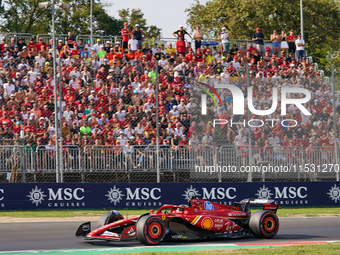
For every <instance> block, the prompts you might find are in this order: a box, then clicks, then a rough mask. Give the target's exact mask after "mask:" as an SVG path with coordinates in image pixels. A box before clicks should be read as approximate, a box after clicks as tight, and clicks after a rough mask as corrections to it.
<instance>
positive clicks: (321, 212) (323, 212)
mask: <svg viewBox="0 0 340 255" xmlns="http://www.w3.org/2000/svg"><path fill="white" fill-rule="evenodd" d="M110 210H111V209H103V210H43V209H40V210H29V211H0V217H18V218H29V217H36V218H40V217H56V218H64V217H79V216H88V217H91V216H100V215H102V214H103V213H105V212H107V211H110ZM256 210H260V209H254V210H252V211H253V212H254V211H256ZM118 211H119V212H120V213H121V214H122V215H123V216H126V214H128V215H140V214H143V213H146V212H149V210H136V209H131V210H126V209H120V210H119V209H118ZM277 215H278V216H279V217H294V216H296V217H317V216H339V217H340V210H339V207H309V208H305V207H303V208H279V210H278V211H277Z"/></svg>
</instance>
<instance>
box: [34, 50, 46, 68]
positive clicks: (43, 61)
mask: <svg viewBox="0 0 340 255" xmlns="http://www.w3.org/2000/svg"><path fill="white" fill-rule="evenodd" d="M35 61H36V62H37V63H39V67H42V66H44V64H45V61H46V59H45V58H44V57H43V56H42V52H41V51H39V52H38V56H36V57H35Z"/></svg>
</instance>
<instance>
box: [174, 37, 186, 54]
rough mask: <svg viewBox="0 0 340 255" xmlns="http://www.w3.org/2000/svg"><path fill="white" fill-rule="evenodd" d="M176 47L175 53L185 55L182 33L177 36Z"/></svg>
mask: <svg viewBox="0 0 340 255" xmlns="http://www.w3.org/2000/svg"><path fill="white" fill-rule="evenodd" d="M176 49H177V54H182V55H183V56H185V41H184V36H183V35H179V36H178V40H177V42H176Z"/></svg>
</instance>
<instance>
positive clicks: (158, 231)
mask: <svg viewBox="0 0 340 255" xmlns="http://www.w3.org/2000/svg"><path fill="white" fill-rule="evenodd" d="M136 232H137V233H136V235H137V239H138V240H139V241H140V242H141V243H143V244H146V245H155V244H158V243H160V242H161V241H162V240H163V238H164V236H165V232H166V229H165V224H164V221H163V220H162V219H161V218H160V217H158V216H156V215H145V216H143V217H141V218H140V219H139V220H138V222H137V224H136Z"/></svg>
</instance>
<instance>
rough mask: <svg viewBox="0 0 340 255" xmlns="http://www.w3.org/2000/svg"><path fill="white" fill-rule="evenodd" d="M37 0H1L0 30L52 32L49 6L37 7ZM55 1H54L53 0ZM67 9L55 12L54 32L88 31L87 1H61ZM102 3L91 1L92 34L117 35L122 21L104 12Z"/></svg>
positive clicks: (33, 32)
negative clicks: (66, 5) (65, 4)
mask: <svg viewBox="0 0 340 255" xmlns="http://www.w3.org/2000/svg"><path fill="white" fill-rule="evenodd" d="M39 2H42V1H41V0H25V1H21V0H5V1H4V3H3V5H1V4H0V32H5V33H6V32H7V33H9V32H11V33H31V34H46V33H51V31H52V22H51V20H52V11H51V8H49V9H46V10H40V9H39V8H38V4H39ZM56 2H57V1H56ZM63 2H64V3H68V4H69V5H70V9H69V10H68V11H62V10H56V11H55V27H56V33H57V34H66V33H67V32H68V31H72V32H73V33H74V34H90V30H91V28H90V24H91V23H90V20H91V17H90V9H91V8H90V1H85V0H64V1H63ZM105 7H106V5H104V4H102V3H101V2H99V1H93V34H99V35H118V34H119V31H120V28H121V27H122V25H123V24H122V22H121V21H120V20H117V19H115V18H114V17H111V16H110V15H108V14H107V12H106V10H105Z"/></svg>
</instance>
